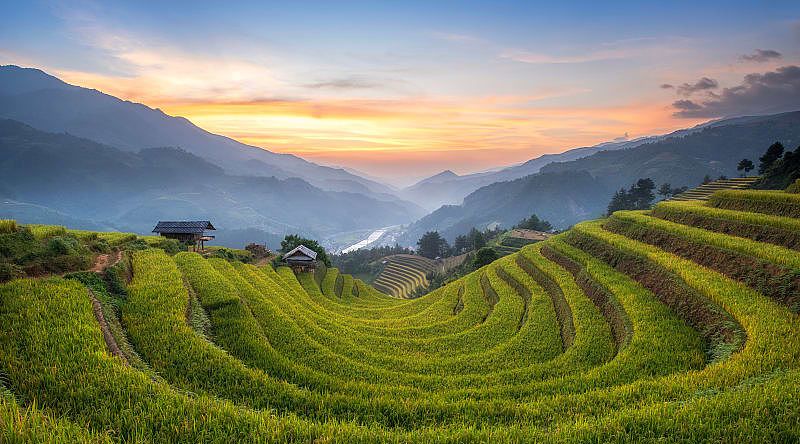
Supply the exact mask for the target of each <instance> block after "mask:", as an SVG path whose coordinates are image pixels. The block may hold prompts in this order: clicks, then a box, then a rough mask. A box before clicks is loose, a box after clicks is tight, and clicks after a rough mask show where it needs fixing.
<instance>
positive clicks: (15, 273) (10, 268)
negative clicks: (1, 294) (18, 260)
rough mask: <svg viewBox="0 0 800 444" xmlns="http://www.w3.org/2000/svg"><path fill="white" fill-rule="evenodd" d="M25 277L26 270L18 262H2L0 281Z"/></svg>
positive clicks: (0, 265)
mask: <svg viewBox="0 0 800 444" xmlns="http://www.w3.org/2000/svg"><path fill="white" fill-rule="evenodd" d="M23 277H25V271H24V270H23V269H22V267H20V266H19V265H17V264H11V263H8V262H0V282H6V281H10V280H13V279H19V278H23Z"/></svg>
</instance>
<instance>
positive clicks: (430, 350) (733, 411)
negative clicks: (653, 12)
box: [0, 191, 800, 443]
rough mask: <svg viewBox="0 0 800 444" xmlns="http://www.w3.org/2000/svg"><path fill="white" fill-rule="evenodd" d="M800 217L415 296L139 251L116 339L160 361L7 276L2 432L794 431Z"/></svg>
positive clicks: (667, 216) (73, 289)
mask: <svg viewBox="0 0 800 444" xmlns="http://www.w3.org/2000/svg"><path fill="white" fill-rule="evenodd" d="M799 208H800V196H798V195H788V194H785V193H781V192H752V191H727V192H725V193H722V194H720V195H717V196H715V197H714V198H712V199H711V200H710V201H709V203H708V204H703V203H699V202H676V201H670V202H665V203H662V204H659V205H658V206H657V207H656V208H655V209H654V210H653V211H644V212H642V211H639V212H618V213H615V214H614V215H613V216H612V217H610V218H608V219H605V220H599V221H592V222H585V223H581V224H578V225H576V226H575V227H574V228H573V229H572V230H570V231H568V232H566V233H563V234H561V235H558V236H555V237H553V238H550V239H548V240H546V241H543V242H539V243H536V244H533V245H528V246H525V247H524V248H522V249H521V250H520V251H519V252H517V253H514V254H510V255H508V256H506V257H504V258H502V259H500V260H498V261H495V262H494V263H492V264H490V265H488V266H486V267H484V268H482V269H480V270H477V271H476V272H474V273H472V274H470V275H467V276H465V277H464V278H462V279H460V280H458V281H455V282H453V283H451V284H449V285H446V286H444V287H442V288H439V289H437V290H436V291H434V292H431V293H429V294H428V295H426V296H423V297H421V298H418V299H414V300H403V299H398V298H392V297H389V296H386V295H384V294H382V293H380V292H378V291H376V290H374V289H372V288H371V287H369V286H366V285H364V284H363V282H360V281H356V280H353V279H352V278H347V277H345V276H342V275H340V274H339V273H338V272H337V271H334V270H333V269H332V270H330V271H329V272H328V274H327V275H326V276H325V277H324V278H323V279H322V284H321V285H318V284H317V281H316V280H315V279H314V277H313V276H312V275H310V274H301V275H299V276H295V275H294V274H293V273H292V272H291V271H290V270H289V269H287V268H279V269H278V270H273V269H272V268H271V267H256V266H253V265H247V264H242V263H235V262H234V263H231V262H226V261H223V260H221V259H203V258H202V257H201V256H199V255H197V254H195V253H179V254H177V255H176V256H172V257H171V256H168V255H167V254H165V253H164V252H163V251H161V250H158V249H149V250H144V251H138V252H135V253H134V254H133V257H132V264H133V272H132V280H131V282H130V283H129V284H128V288H127V297H126V298H125V300H124V303H122V304H121V306H120V307H118V310H117V311H118V313H119V315H120V322H119V324H118V325H121V326H123V327H124V329H123V331H122V332H117V335H118V336H119V335H122V334H124V337H123V338H120V337H118V338H117V339H118V340H121V339H124V340H125V341H126V343H127V344H130V346H131V347H132V348H133V349H135V352H136V354H137V356H138V357H139V358H140V359H141V361H142V362H144V363H145V364H146V368H145V369H143V368H142V366H141V365H134V364H133V363H132V362H133V361H131V363H130V364H129V363H128V362H126V361H125V360H124V359H123V358H120V357H114V356H112V355H111V354H110V353H109V351H108V346H107V343H106V341H105V340H104V337H103V334H102V332H101V330H100V327H99V324H98V321H97V318H96V316H95V314H94V313H93V306H92V300H91V299H90V298H89V295H88V293H87V289H86V288H85V287H83V286H82V285H81V284H79V283H77V282H75V281H65V280H62V279H52V278H51V279H44V280H18V281H13V282H11V283H8V284H6V285H3V286H0V383H2V385H3V386H4V387H5V389H3V391H2V392H0V441H10V442H15V441H24V440H29V441H50V442H187V443H197V442H287V441H289V442H637V441H638V442H655V441H658V442H797V441H798V440H800V408H798V402H797V400H798V399H800V317H799V316H798V309H800V306H799V301H798V295H800V219H798V217H800V213H798V212H797V210H798V209H799ZM191 300H196V301H198V302H199V305H200V307H202V313H203V315H204V316H206V317H207V319H208V321H209V322H210V332H209V334H205V335H201V334H199V333H198V332H197V331H196V330H195V329H193V328H192V327H191V326H190V324H189V323H188V322H187V315H188V314H189V313H191V312H192V310H190V307H189V304H190V301H191ZM108 312H109V313H112V315H113V312H114V310H109V311H108ZM115 325H117V324H115Z"/></svg>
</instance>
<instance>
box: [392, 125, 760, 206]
mask: <svg viewBox="0 0 800 444" xmlns="http://www.w3.org/2000/svg"><path fill="white" fill-rule="evenodd" d="M768 117H769V116H766V117H765V116H745V117H734V118H729V119H720V120H714V121H710V122H706V123H703V124H700V125H697V126H694V127H692V128H686V129H681V130H678V131H674V132H671V133H668V134H662V135H656V136H649V137H640V138H637V139H634V140H626V141H614V142H604V143H600V144H598V145H593V146H589V147H580V148H573V149H570V150H567V151H564V152H563V153H559V154H544V155H542V156H539V157H536V158H534V159H531V160H528V161H526V162H524V163H521V164H519V165H514V166H510V167H507V168H502V169H499V170H496V171H486V172H480V173H474V174H466V175H463V176H458V175H455V174H445V173H447V172H443V173H439V174H437V175H436V176H433V177H430V178H428V179H424V180H422V181H420V182H418V183H416V184H414V185H412V186H410V187H407V188H405V189H403V190H401V192H400V193H399V194H400V196H402V197H403V198H405V199H408V200H410V201H412V202H416V203H418V204H419V205H422V206H423V207H425V208H427V209H428V210H434V209H436V208H438V207H439V206H441V205H452V204H460V203H461V202H462V200H463V199H464V198H465V197H466V196H467V195H468V194H470V193H471V192H473V191H475V190H477V189H478V188H480V187H483V186H486V185H489V184H492V183H495V182H504V181H509V180H514V179H519V178H521V177H525V176H528V175H531V174H536V173H538V172H539V171H541V170H542V168H543V167H544V166H546V165H549V164H551V163H556V162H569V161H572V160H577V159H582V158H586V157H589V156H591V155H593V154H595V153H599V152H602V151H621V150H628V149H631V148H636V147H640V146H643V145H647V144H651V143H655V142H658V141H662V140H666V139H671V138H676V137H684V136H688V135H690V134H694V133H697V132H699V131H703V130H705V129H710V128H716V127H721V126H730V125H742V124H746V123H755V122H758V121H760V120H763V119H765V118H768ZM737 161H738V160H737ZM701 177H702V176H701Z"/></svg>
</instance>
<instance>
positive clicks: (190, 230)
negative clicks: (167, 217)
mask: <svg viewBox="0 0 800 444" xmlns="http://www.w3.org/2000/svg"><path fill="white" fill-rule="evenodd" d="M208 230H216V228H214V225H212V224H211V222H210V221H207V220H196V221H158V223H157V224H156V227H155V228H153V233H158V234H159V235H161V236H164V237H166V238H168V239H176V240H179V241H181V242H187V243H188V242H191V243H194V245H195V249H200V250H202V249H204V248H205V243H206V242H208V241H210V240H213V239H214V236H211V235H208V234H206V231H208Z"/></svg>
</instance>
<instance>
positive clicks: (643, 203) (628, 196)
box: [607, 178, 656, 215]
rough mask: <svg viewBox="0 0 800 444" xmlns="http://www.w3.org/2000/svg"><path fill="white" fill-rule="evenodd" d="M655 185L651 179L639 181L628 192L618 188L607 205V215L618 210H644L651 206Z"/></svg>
mask: <svg viewBox="0 0 800 444" xmlns="http://www.w3.org/2000/svg"><path fill="white" fill-rule="evenodd" d="M655 188H656V184H655V182H653V180H652V179H650V178H647V179H639V180H637V181H636V183H634V184H633V185H631V187H630V188H629V189H628V190H625V188H620V190H619V191H617V192H616V193H614V196H613V197H612V198H611V202H609V203H608V209H607V211H608V214H609V215H611V214H612V213H613V212H615V211H619V210H646V209H648V208H650V206H652V205H653V199H655V197H656V196H655V195H654V194H653V190H655Z"/></svg>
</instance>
